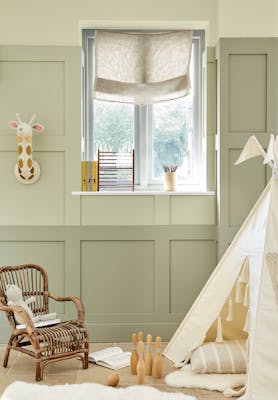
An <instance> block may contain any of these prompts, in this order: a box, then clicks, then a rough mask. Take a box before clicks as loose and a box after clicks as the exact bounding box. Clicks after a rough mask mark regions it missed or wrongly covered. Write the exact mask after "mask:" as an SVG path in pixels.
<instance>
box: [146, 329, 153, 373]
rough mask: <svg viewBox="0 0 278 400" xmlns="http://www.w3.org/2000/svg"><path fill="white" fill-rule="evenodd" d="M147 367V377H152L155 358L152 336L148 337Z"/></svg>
mask: <svg viewBox="0 0 278 400" xmlns="http://www.w3.org/2000/svg"><path fill="white" fill-rule="evenodd" d="M145 366H146V375H147V376H151V375H152V368H153V356H152V335H150V334H149V335H147V347H146V351H145Z"/></svg>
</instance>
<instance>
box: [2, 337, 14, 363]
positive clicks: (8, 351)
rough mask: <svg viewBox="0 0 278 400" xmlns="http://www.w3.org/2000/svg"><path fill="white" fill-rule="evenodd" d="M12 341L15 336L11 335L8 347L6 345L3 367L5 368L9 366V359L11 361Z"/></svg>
mask: <svg viewBox="0 0 278 400" xmlns="http://www.w3.org/2000/svg"><path fill="white" fill-rule="evenodd" d="M12 342H13V337H10V340H9V342H8V344H7V347H6V351H5V356H4V361H3V367H4V368H7V366H8V361H9V356H10V351H11V345H12Z"/></svg>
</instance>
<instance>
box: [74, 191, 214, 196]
mask: <svg viewBox="0 0 278 400" xmlns="http://www.w3.org/2000/svg"><path fill="white" fill-rule="evenodd" d="M72 195H73V196H214V195H215V192H212V191H210V192H201V191H194V192H189V191H187V192H186V191H181V190H177V191H174V192H166V191H162V190H135V191H134V192H132V191H103V192H80V191H79V192H77V191H76V192H72Z"/></svg>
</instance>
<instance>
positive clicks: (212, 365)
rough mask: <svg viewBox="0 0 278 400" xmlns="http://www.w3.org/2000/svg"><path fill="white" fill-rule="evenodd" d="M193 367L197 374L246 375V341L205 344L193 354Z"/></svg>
mask: <svg viewBox="0 0 278 400" xmlns="http://www.w3.org/2000/svg"><path fill="white" fill-rule="evenodd" d="M191 367H192V370H193V371H194V372H197V373H218V374H242V373H245V372H246V350H245V341H244V340H224V342H223V343H216V342H207V343H204V344H202V346H200V347H198V348H197V349H196V350H195V351H194V352H193V353H192V356H191Z"/></svg>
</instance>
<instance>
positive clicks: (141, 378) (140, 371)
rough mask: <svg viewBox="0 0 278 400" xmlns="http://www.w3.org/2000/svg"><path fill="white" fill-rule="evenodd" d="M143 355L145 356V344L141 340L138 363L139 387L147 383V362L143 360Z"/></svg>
mask: <svg viewBox="0 0 278 400" xmlns="http://www.w3.org/2000/svg"><path fill="white" fill-rule="evenodd" d="M143 354H144V344H143V342H142V340H139V342H138V356H139V359H138V363H137V368H136V371H137V382H138V383H139V385H142V384H144V383H145V361H144V358H143Z"/></svg>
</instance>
